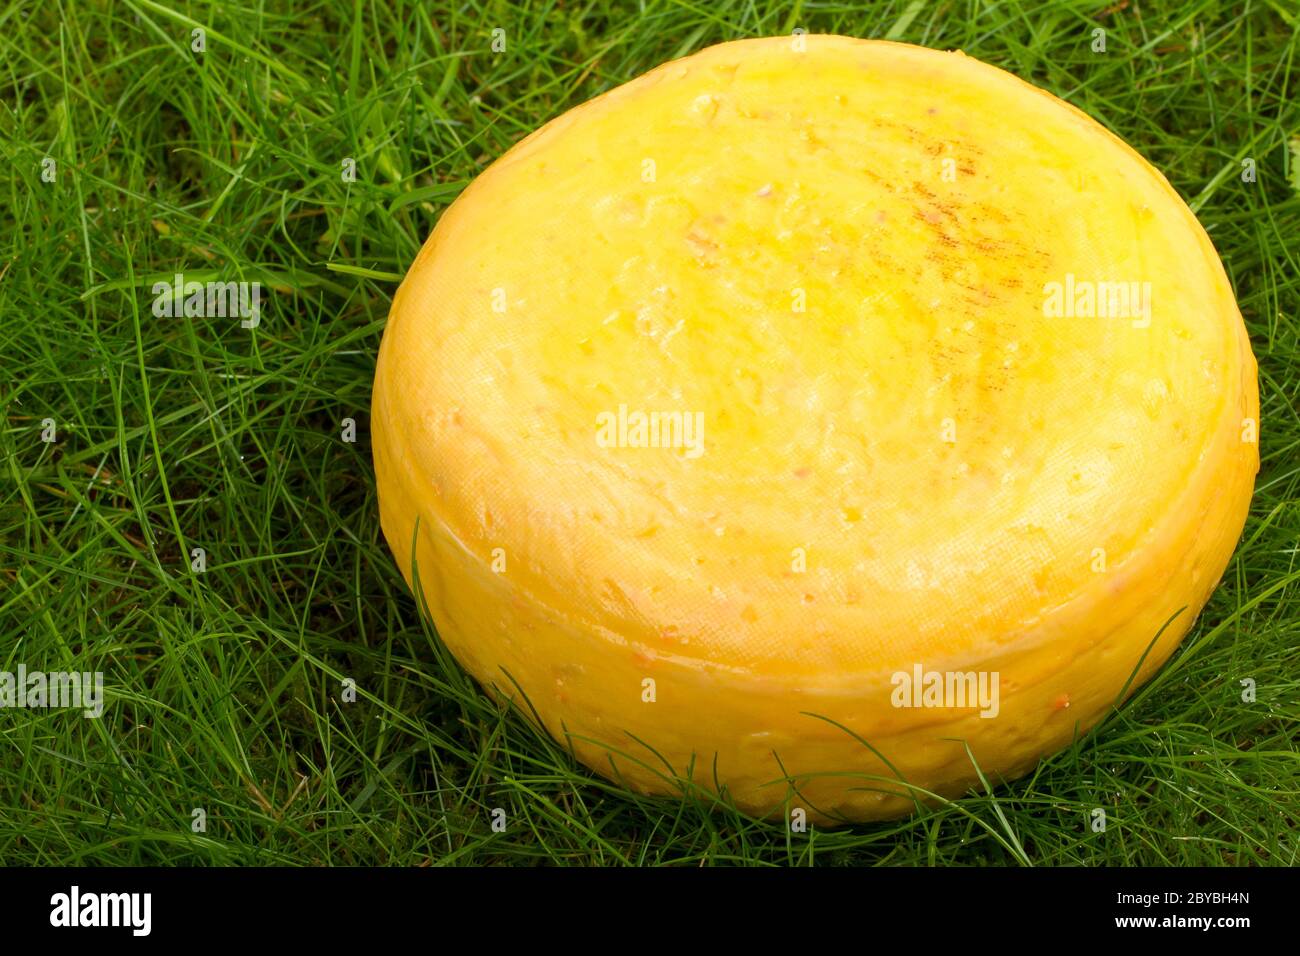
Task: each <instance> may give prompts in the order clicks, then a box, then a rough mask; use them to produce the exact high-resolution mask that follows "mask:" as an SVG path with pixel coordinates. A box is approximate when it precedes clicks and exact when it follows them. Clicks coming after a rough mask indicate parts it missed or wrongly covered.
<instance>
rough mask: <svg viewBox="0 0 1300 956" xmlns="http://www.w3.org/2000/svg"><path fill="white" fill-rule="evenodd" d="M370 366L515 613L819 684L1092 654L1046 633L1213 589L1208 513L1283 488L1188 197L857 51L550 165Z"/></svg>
mask: <svg viewBox="0 0 1300 956" xmlns="http://www.w3.org/2000/svg"><path fill="white" fill-rule="evenodd" d="M800 41H802V42H800ZM381 378H382V388H380V387H377V391H376V410H375V414H376V416H383V417H384V420H385V422H386V423H387V424H386V429H387V433H386V437H385V441H387V442H388V443H389V445H388V448H389V450H390V453H391V456H392V457H391V460H392V462H393V465H392V468H393V470H394V473H395V474H398V475H399V476H400V481H401V483H402V487H403V489H405V490H404V491H403V494H406V495H408V496H409V501H408V504H409V507H410V508H411V509H412V510H413V511H415V512H418V513H419V515H420V516H421V520H423V521H426V522H430V523H432V524H433V525H435V526H436V527H437V528H438V529H439V531H440V533H443V534H446V535H447V536H448V537H449V538H450V539H452V540H454V541H456V542H458V543H459V546H461V547H463V548H464V550H465V551H466V553H468V554H471V555H474V556H477V558H478V559H479V560H480V561H481V562H482V563H483V565H484V566H486V565H488V564H489V563H490V562H491V561H492V560H493V555H494V554H496V553H497V552H498V551H499V552H500V554H502V555H504V557H505V559H506V560H507V561H508V562H509V575H510V580H511V585H512V587H514V588H515V589H516V592H515V593H516V594H517V595H520V596H521V598H520V599H526V600H528V601H532V602H536V604H537V606H539V607H541V608H544V609H545V612H544V613H545V614H548V615H551V616H563V617H564V618H565V619H566V620H568V621H570V622H572V623H575V625H576V626H578V627H580V628H583V629H585V630H587V631H588V632H589V633H590V634H592V635H593V638H592V639H593V640H600V641H609V642H613V643H615V644H619V645H623V646H625V647H627V648H629V649H631V650H633V651H634V652H635V653H637V654H638V655H641V656H642V657H644V658H646V659H660V660H671V661H675V662H677V663H680V664H683V665H686V666H690V667H697V668H704V669H706V670H709V671H710V672H714V673H718V674H726V673H732V674H742V675H748V677H750V678H752V679H755V680H758V681H764V680H773V681H777V680H791V681H795V682H797V683H798V684H799V685H800V686H801V687H804V688H809V687H823V686H825V687H832V686H843V685H848V684H851V683H852V682H854V681H862V680H864V679H875V680H879V679H881V676H882V675H887V674H888V673H891V672H895V671H897V670H899V669H907V668H910V667H911V666H912V665H913V663H914V662H917V661H923V662H925V664H926V665H927V666H933V667H937V668H943V667H944V666H945V665H951V666H960V665H961V664H962V663H964V662H968V661H970V660H974V659H980V658H986V657H997V656H998V655H1013V656H1014V655H1016V654H1031V653H1032V654H1038V655H1040V657H1039V658H1038V659H1040V660H1044V661H1056V662H1058V663H1059V662H1062V661H1065V660H1066V659H1068V657H1069V656H1070V654H1071V651H1069V650H1068V649H1062V650H1059V651H1057V650H1053V649H1052V648H1050V647H1049V646H1048V642H1050V641H1053V640H1056V639H1058V638H1059V637H1060V636H1061V635H1060V634H1059V633H1058V631H1056V630H1054V629H1053V628H1051V627H1046V626H1043V625H1044V622H1046V621H1049V620H1050V619H1051V617H1052V615H1053V614H1056V613H1058V612H1062V613H1064V612H1065V611H1067V610H1068V611H1069V612H1070V613H1071V614H1072V615H1073V616H1072V617H1071V619H1072V620H1081V619H1087V618H1088V617H1089V615H1092V616H1093V617H1096V616H1097V615H1104V614H1105V608H1106V607H1107V605H1108V603H1109V602H1111V601H1112V600H1114V599H1115V598H1116V595H1118V594H1131V593H1133V592H1134V591H1137V592H1141V591H1142V590H1143V589H1148V590H1149V591H1150V592H1151V593H1152V594H1153V595H1155V594H1160V593H1162V592H1164V591H1168V590H1171V589H1172V590H1174V591H1176V590H1177V589H1178V588H1180V587H1185V588H1187V589H1189V592H1190V591H1191V590H1195V589H1202V588H1206V587H1208V582H1207V581H1206V580H1202V579H1201V576H1205V577H1209V576H1213V577H1214V578H1217V576H1218V573H1219V572H1220V571H1221V570H1222V563H1223V562H1224V561H1226V559H1227V553H1226V552H1224V553H1219V552H1221V551H1222V550H1223V549H1222V548H1221V547H1218V546H1216V547H1218V551H1216V552H1215V553H1213V554H1208V553H1203V552H1204V549H1202V551H1198V552H1196V554H1195V555H1193V556H1192V557H1191V558H1189V554H1190V552H1189V551H1188V547H1187V545H1186V541H1187V540H1188V538H1187V534H1186V529H1187V526H1188V525H1189V524H1197V525H1205V526H1206V527H1210V528H1217V527H1218V526H1220V525H1226V524H1230V523H1231V522H1232V521H1234V520H1238V519H1239V512H1240V510H1241V507H1242V505H1241V500H1242V495H1243V494H1244V495H1245V496H1246V497H1247V498H1248V497H1249V493H1250V483H1251V481H1253V475H1254V472H1255V468H1256V465H1257V457H1256V452H1255V446H1254V445H1252V444H1250V443H1249V442H1243V440H1242V437H1241V432H1242V429H1243V424H1242V423H1243V419H1248V418H1257V416H1258V408H1257V398H1256V395H1255V384H1254V360H1253V358H1252V357H1251V353H1250V349H1249V344H1248V341H1247V339H1246V336H1245V332H1244V329H1243V327H1242V323H1241V319H1240V316H1239V313H1238V311H1237V308H1236V305H1235V301H1234V298H1233V295H1232V291H1231V289H1230V287H1229V284H1228V281H1227V279H1226V277H1225V274H1224V271H1223V268H1222V266H1221V265H1220V263H1219V260H1218V257H1217V256H1216V254H1215V252H1214V250H1213V248H1212V246H1211V244H1210V242H1209V241H1208V239H1207V238H1206V236H1205V234H1204V231H1203V230H1202V229H1201V227H1200V226H1199V224H1198V223H1197V222H1196V220H1195V218H1194V216H1193V215H1192V214H1191V213H1190V211H1189V210H1188V209H1187V208H1186V206H1185V205H1184V204H1183V202H1182V201H1181V200H1180V199H1179V197H1178V196H1177V194H1176V193H1175V192H1174V190H1173V189H1172V188H1171V187H1170V186H1169V185H1168V184H1167V183H1166V182H1165V180H1164V179H1163V178H1162V177H1161V175H1160V174H1159V173H1158V172H1156V171H1155V170H1154V169H1153V168H1152V167H1151V166H1150V165H1149V164H1147V163H1146V162H1145V161H1144V160H1143V159H1141V158H1140V157H1139V156H1138V155H1137V154H1136V153H1135V152H1133V150H1131V149H1130V148H1129V147H1128V146H1126V145H1125V144H1124V143H1123V142H1121V141H1120V140H1119V139H1117V138H1116V137H1115V136H1113V135H1112V134H1110V133H1109V132H1107V131H1106V130H1105V129H1104V128H1103V127H1101V126H1100V125H1099V124H1097V123H1096V122H1095V121H1093V120H1092V119H1090V118H1088V117H1087V116H1085V115H1084V114H1082V113H1081V112H1079V111H1077V110H1075V109H1073V108H1071V107H1068V106H1066V105H1065V104H1063V103H1062V102H1061V101H1059V100H1057V99H1055V98H1053V97H1051V96H1049V95H1046V94H1044V93H1042V92H1041V91H1039V90H1037V89H1035V88H1033V87H1031V86H1029V85H1027V84H1025V83H1023V82H1022V81H1020V80H1018V79H1016V78H1015V77H1013V76H1011V75H1009V74H1007V73H1004V72H1002V71H999V70H997V69H994V68H992V67H989V66H987V65H985V64H982V63H980V62H979V61H977V60H974V59H971V58H968V57H965V56H963V55H962V54H960V53H941V52H936V51H930V50H924V49H920V48H916V47H911V46H906V45H902V44H891V43H883V42H865V41H857V40H850V39H845V38H838V37H822V36H807V37H803V38H789V37H784V38H774V39H766V40H753V41H741V42H738V43H729V44H723V45H721V46H718V47H714V48H711V49H709V50H707V51H705V52H703V53H701V54H698V55H696V56H693V57H691V58H689V59H687V60H684V61H677V62H674V63H669V64H666V65H665V66H663V67H661V68H659V69H657V70H655V71H653V72H651V73H649V74H647V75H645V76H643V77H640V78H638V79H637V80H635V81H633V82H631V83H629V84H626V85H624V86H622V87H619V88H618V89H616V90H613V91H611V92H610V93H608V94H606V95H604V96H601V97H599V98H597V99H595V100H593V101H591V102H590V103H587V104H585V105H583V106H581V107H579V108H577V109H574V110H572V111H570V112H568V113H566V114H565V115H564V116H562V117H560V118H559V119H557V120H555V121H553V122H551V123H550V124H548V125H546V126H545V127H544V128H542V129H541V130H539V131H538V132H537V133H535V134H533V135H532V136H530V137H528V138H527V139H526V140H524V141H523V142H521V143H520V144H519V145H517V146H516V147H515V148H514V149H512V150H511V151H510V152H509V153H508V154H506V155H505V156H504V157H503V158H501V159H500V160H499V161H497V162H496V163H494V164H493V165H492V166H491V167H490V168H488V169H487V170H486V171H485V172H484V173H483V174H482V175H481V176H479V178H478V179H477V180H476V181H475V182H474V183H473V184H472V186H471V187H470V188H469V189H467V190H466V191H465V193H464V194H463V195H462V196H461V198H460V199H459V200H458V201H457V202H456V203H454V204H453V206H452V207H451V208H450V209H449V210H448V211H447V212H446V213H445V214H444V215H443V217H442V219H441V221H440V222H439V224H438V227H437V230H436V232H435V233H434V235H433V237H432V238H431V240H430V241H429V243H428V244H427V245H426V246H425V248H424V250H423V251H422V253H421V255H420V257H419V259H418V260H417V261H416V263H415V264H414V266H413V267H412V270H411V273H410V275H409V277H408V279H407V281H406V283H405V284H404V285H403V286H402V289H401V291H400V293H399V295H398V297H397V300H396V302H395V304H394V308H393V313H392V316H391V318H390V323H389V327H388V329H387V331H386V333H385V339H384V343H383V354H382V356H381ZM656 438H657V439H660V440H659V441H657V442H656V441H655V439H656ZM654 444H659V445H660V447H648V446H653V445H654ZM665 445H667V446H668V447H663V446H665ZM1239 527H1240V524H1239V520H1238V524H1237V529H1238V530H1239ZM1207 534H1208V532H1207ZM1233 536H1234V537H1235V532H1234V533H1233ZM1188 560H1191V561H1192V564H1191V566H1188V564H1187V561H1188ZM1216 562H1217V564H1218V567H1214V565H1215V564H1216ZM1099 566H1100V569H1101V572H1100V573H1099ZM1171 582H1172V583H1171ZM1162 600H1163V599H1162ZM1171 600H1174V601H1177V595H1176V594H1175V595H1174V596H1173V598H1172V599H1171ZM1183 603H1187V602H1186V601H1184V602H1183ZM1171 610H1173V608H1171ZM1104 633H1105V627H1104V626H1100V625H1099V627H1098V631H1097V633H1096V634H1094V635H1086V634H1085V635H1082V636H1081V637H1080V638H1079V639H1080V640H1082V641H1083V642H1084V643H1085V644H1086V643H1088V642H1089V641H1096V640H1101V639H1102V637H1103V636H1104ZM1018 678H1019V679H1023V680H1030V679H1032V675H1029V674H1021V675H1018Z"/></svg>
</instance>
